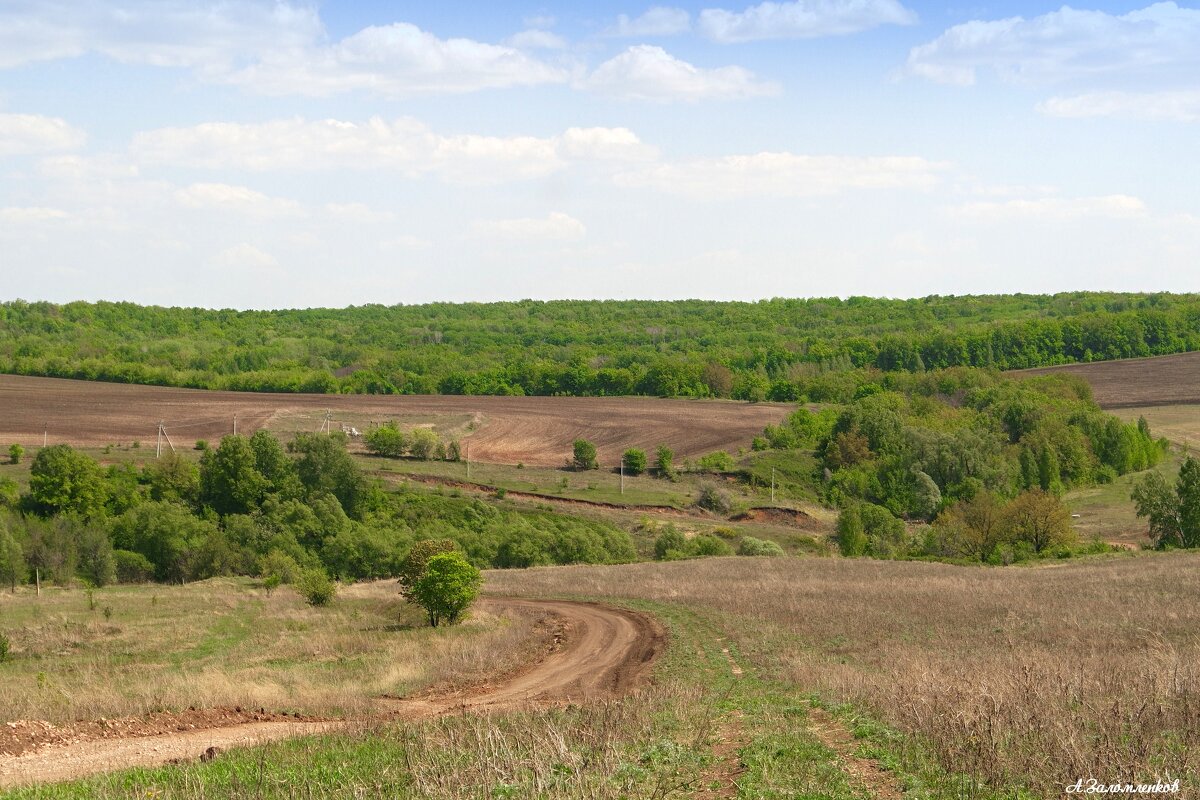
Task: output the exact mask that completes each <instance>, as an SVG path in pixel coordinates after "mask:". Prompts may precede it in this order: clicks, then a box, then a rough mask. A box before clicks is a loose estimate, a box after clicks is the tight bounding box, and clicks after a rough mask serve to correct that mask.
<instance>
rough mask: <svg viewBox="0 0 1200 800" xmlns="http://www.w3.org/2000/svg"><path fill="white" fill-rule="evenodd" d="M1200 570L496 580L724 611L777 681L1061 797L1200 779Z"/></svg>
mask: <svg viewBox="0 0 1200 800" xmlns="http://www.w3.org/2000/svg"><path fill="white" fill-rule="evenodd" d="M1198 567H1200V555H1197V554H1191V553H1186V554H1184V553H1176V554H1165V555H1143V556H1137V557H1119V558H1107V559H1096V560H1087V561H1073V562H1069V563H1062V564H1053V565H1046V566H1040V567H1036V568H1008V569H987V568H968V567H955V566H949V565H943V564H923V563H891V562H880V561H867V560H842V559H774V560H767V559H763V560H760V559H708V560H700V561H690V562H682V563H678V562H677V563H667V564H635V565H628V566H622V567H615V568H614V567H606V568H605V567H602V568H597V567H569V568H547V569H536V570H527V571H522V572H515V571H514V572H493V573H490V574H489V576H488V588H489V589H490V590H491V591H494V592H499V593H519V594H522V595H531V594H532V595H537V594H546V595H563V594H570V595H587V596H595V597H620V598H644V599H648V600H654V601H659V602H667V603H677V604H680V605H683V606H687V607H689V608H691V609H693V610H696V611H697V612H699V613H706V612H705V610H711V611H712V612H714V614H715V619H716V620H717V621H718V622H719V623H720V624H721V625H722V626H723V627H724V628H725V630H726V632H727V634H728V635H729V636H730V637H731V638H733V639H734V640H735V641H736V642H737V644H738V645H739V647H740V649H741V652H742V653H743V655H745V656H748V657H750V658H751V659H752V660H753V661H754V662H755V664H756V665H757V666H758V667H759V668H760V669H761V670H764V671H765V673H766V674H767V675H770V676H775V677H781V678H783V679H785V680H786V681H788V682H789V683H792V684H794V685H796V686H798V687H801V688H803V689H806V690H812V691H814V692H818V693H820V694H821V695H823V696H824V697H825V698H826V699H828V700H832V701H835V702H841V701H849V702H853V703H855V704H857V705H859V706H861V707H863V708H865V709H867V710H869V711H870V712H871V713H873V714H874V715H876V716H878V717H879V718H881V719H883V720H884V721H886V722H887V723H889V724H891V725H893V726H894V727H896V728H898V729H900V730H902V731H904V732H906V733H908V734H910V735H911V741H912V742H914V743H917V744H919V746H920V747H922V748H924V749H927V750H932V751H933V752H934V753H935V754H936V755H937V757H938V758H939V760H940V762H941V763H942V765H943V766H944V767H946V768H947V769H949V770H950V771H952V772H955V773H961V774H964V775H966V776H969V777H970V778H973V779H975V780H979V781H986V782H987V783H989V784H991V785H992V786H993V787H1001V788H1009V787H1016V786H1022V785H1024V786H1028V787H1031V788H1032V789H1033V790H1034V791H1035V792H1036V793H1037V794H1039V795H1053V794H1057V792H1058V791H1059V789H1060V788H1061V787H1062V786H1063V785H1065V784H1066V783H1068V782H1073V781H1074V780H1076V779H1077V778H1080V777H1084V778H1087V777H1095V778H1098V779H1112V780H1117V779H1121V780H1124V779H1129V778H1135V777H1136V778H1151V779H1153V778H1154V777H1155V776H1159V775H1163V776H1170V777H1172V778H1175V777H1178V778H1181V779H1182V780H1183V781H1184V783H1185V784H1186V783H1188V782H1189V778H1191V779H1193V780H1194V779H1195V778H1196V777H1197V775H1200V582H1198V581H1197V580H1196V577H1195V576H1196V574H1197V573H1196V570H1197V568H1198ZM1056 787H1059V788H1056Z"/></svg>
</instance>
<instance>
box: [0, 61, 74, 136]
mask: <svg viewBox="0 0 1200 800" xmlns="http://www.w3.org/2000/svg"><path fill="white" fill-rule="evenodd" d="M0 52H2V48H0ZM85 141H87V135H86V134H85V133H84V132H83V131H81V130H79V129H78V128H73V127H71V126H70V125H68V124H67V122H66V120H62V119H59V118H58V117H43V116H39V115H37V114H0V156H19V155H29V154H32V153H53V152H57V151H62V150H74V149H76V148H79V147H82V146H83V144H84V142H85Z"/></svg>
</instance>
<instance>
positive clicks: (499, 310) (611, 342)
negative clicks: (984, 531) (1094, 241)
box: [0, 292, 1200, 401]
mask: <svg viewBox="0 0 1200 800" xmlns="http://www.w3.org/2000/svg"><path fill="white" fill-rule="evenodd" d="M1197 349H1200V295H1188V294H1181V295H1174V294H1116V293H1089V292H1076V293H1066V294H1057V295H992V296H966V297H938V296H932V297H926V298H920V299H914V300H888V299H875V298H863V297H851V298H849V299H847V300H841V299H838V298H818V299H807V300H803V299H796V300H789V299H773V300H764V301H760V302H757V303H733V302H709V301H698V300H689V301H672V302H653V301H553V302H537V301H521V302H514V303H486V304H480V303H466V304H446V303H434V304H427V305H420V306H390V307H385V306H360V307H351V308H346V309H307V310H291V311H231V310H205V309H194V308H192V309H186V308H161V307H152V306H138V305H134V304H131V303H104V302H101V303H69V304H66V305H55V304H51V303H42V302H38V303H27V302H23V301H13V302H9V303H4V304H0V372H8V373H15V374H24V375H45V376H53V377H64V378H81V379H88V380H104V381H113V382H122V383H143V384H160V385H172V386H185V387H195V388H207V389H235V390H248V391H275V392H315V393H338V392H341V393H369V394H438V393H440V394H490V395H655V396H694V397H727V398H734V399H741V400H778V401H796V400H804V399H808V400H812V401H822V400H824V399H831V398H832V397H833V396H836V395H838V394H839V392H840V391H841V384H840V381H839V379H838V377H837V376H839V375H841V374H843V373H846V372H847V371H850V370H855V369H873V370H880V371H882V372H918V373H919V372H923V371H926V370H937V369H944V368H947V367H954V366H975V367H988V368H995V369H1000V370H1004V369H1015V368H1026V367H1039V366H1047V365H1053V364H1063V363H1071V362H1086V361H1095V360H1106V359H1115V358H1128V357H1133V356H1149V355H1162V354H1168V353H1178V352H1184V351H1189V350H1197Z"/></svg>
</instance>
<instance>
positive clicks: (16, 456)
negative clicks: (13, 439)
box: [8, 444, 25, 464]
mask: <svg viewBox="0 0 1200 800" xmlns="http://www.w3.org/2000/svg"><path fill="white" fill-rule="evenodd" d="M23 455H25V448H24V447H21V445H19V444H13V445H10V446H9V448H8V463H10V464H20V463H21V456H23Z"/></svg>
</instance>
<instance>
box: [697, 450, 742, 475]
mask: <svg viewBox="0 0 1200 800" xmlns="http://www.w3.org/2000/svg"><path fill="white" fill-rule="evenodd" d="M733 466H734V465H733V456H731V455H729V453H726V452H725V451H724V450H717V451H716V452H714V453H709V454H708V455H706V456H701V457H700V460H699V461H697V462H696V468H697V469H698V470H699V471H700V472H729V471H730V470H732V469H733Z"/></svg>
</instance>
